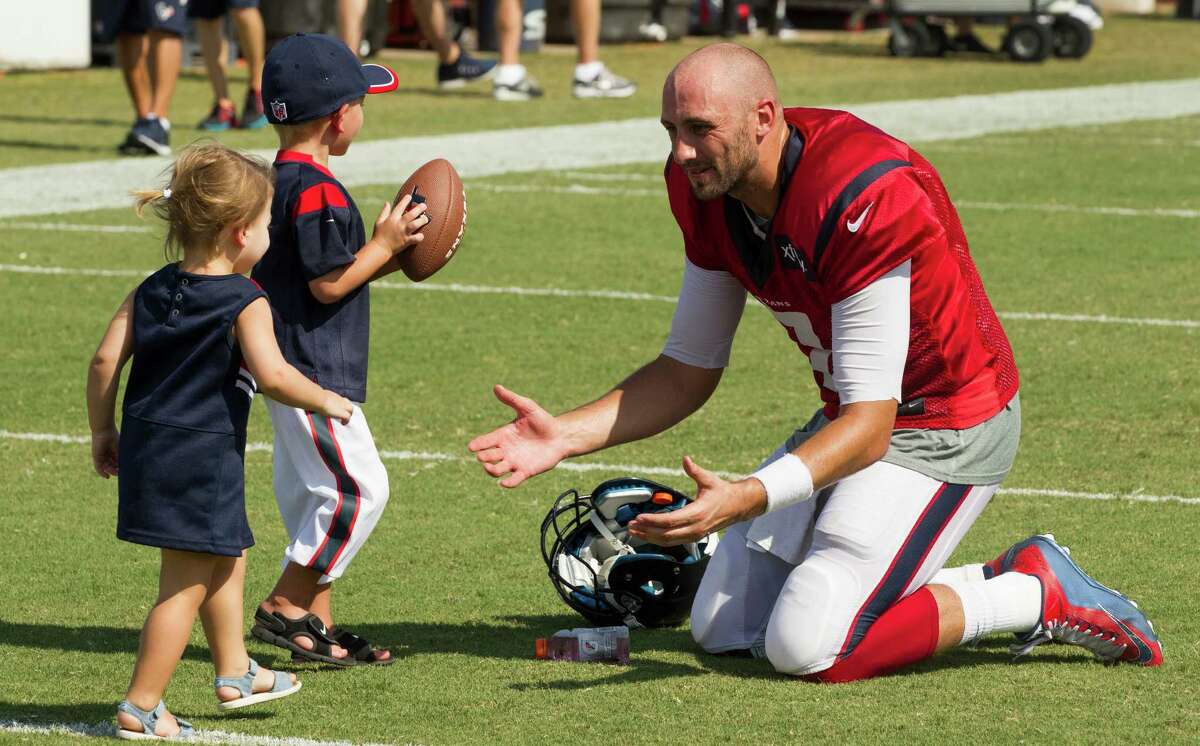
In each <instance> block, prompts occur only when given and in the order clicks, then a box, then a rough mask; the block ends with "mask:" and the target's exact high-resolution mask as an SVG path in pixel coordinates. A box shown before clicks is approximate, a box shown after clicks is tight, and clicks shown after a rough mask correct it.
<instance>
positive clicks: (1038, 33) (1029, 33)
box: [1004, 20, 1054, 62]
mask: <svg viewBox="0 0 1200 746" xmlns="http://www.w3.org/2000/svg"><path fill="white" fill-rule="evenodd" d="M1004 49H1005V51H1007V52H1008V56H1009V57H1011V58H1012V59H1013V61H1014V62H1041V61H1042V60H1044V59H1046V58H1047V57H1049V56H1050V53H1051V52H1052V51H1054V35H1053V34H1052V33H1051V32H1050V28H1049V27H1047V26H1043V25H1042V24H1040V23H1038V22H1037V21H1034V20H1021V21H1017V22H1016V23H1014V24H1013V25H1012V28H1010V29H1009V30H1008V34H1007V35H1006V36H1005V37H1004Z"/></svg>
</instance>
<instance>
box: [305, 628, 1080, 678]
mask: <svg viewBox="0 0 1200 746" xmlns="http://www.w3.org/2000/svg"><path fill="white" fill-rule="evenodd" d="M584 623H585V622H583V620H581V619H580V618H578V617H575V616H571V615H567V614H557V615H509V616H501V617H496V618H494V619H492V620H484V621H476V622H466V623H461V624H442V623H434V622H406V621H397V622H390V623H377V624H370V623H366V624H347V625H346V627H347V628H348V629H352V630H353V631H354V632H356V633H358V634H360V635H363V636H364V637H366V638H367V639H370V640H372V641H373V642H374V643H375V644H376V645H379V646H383V647H388V648H390V649H391V650H392V652H393V654H394V655H395V656H396V657H397V658H398V659H404V658H410V657H414V656H420V655H437V654H457V655H469V656H474V657H478V658H497V659H505V660H522V661H525V660H532V659H533V641H534V640H535V639H536V638H538V637H548V636H549V635H552V634H554V632H556V631H557V630H559V629H565V628H570V627H577V626H580V625H581V624H584ZM1010 642H1011V641H1010V640H1009V639H1008V638H1007V637H1003V636H997V637H994V638H990V639H988V640H984V641H982V642H981V643H980V644H979V645H978V646H976V647H961V648H955V649H954V650H951V651H948V652H946V653H944V654H942V655H938V656H936V657H934V658H931V659H929V660H927V661H923V662H921V663H918V664H916V665H914V666H912V667H909V668H907V669H905V670H903V671H900V672H898V673H896V674H894V675H897V676H910V675H918V674H924V673H929V672H933V671H938V670H940V669H954V668H964V667H972V668H975V667H980V666H998V665H1004V666H1008V665H1012V660H1013V657H1012V654H1011V653H1010V652H1009V650H1008V645H1009V643H1010ZM630 648H631V652H632V654H633V656H634V658H635V661H634V665H631V666H621V667H613V668H612V673H611V674H609V675H606V676H603V677H602V678H595V677H594V676H591V675H589V676H587V677H586V678H582V679H579V680H574V681H554V682H540V683H528V682H519V683H513V684H510V687H511V688H512V689H514V690H518V691H525V690H531V689H543V690H578V689H587V688H589V687H595V686H603V685H606V684H621V683H633V682H642V681H654V680H661V679H671V678H685V677H695V676H711V675H724V676H736V677H739V678H756V679H778V678H782V677H781V676H780V674H778V673H776V672H775V671H774V669H772V667H771V665H770V663H768V662H767V661H765V660H756V659H754V658H750V657H748V656H739V655H709V654H707V653H704V652H703V651H701V650H700V649H699V648H697V646H696V644H695V643H694V642H693V641H692V636H691V634H690V633H689V632H688V631H687V630H683V629H643V630H634V631H633V632H632V633H631V635H630ZM656 651H657V652H672V653H684V654H690V655H692V656H693V657H694V660H695V664H694V665H693V664H689V663H678V662H667V661H658V660H647V659H646V658H645V657H644V655H645V654H646V653H649V652H656ZM1023 661H1028V662H1029V663H1047V662H1055V663H1073V664H1076V665H1078V664H1086V663H1088V661H1087V658H1086V656H1082V655H1080V654H1079V651H1071V650H1069V649H1067V648H1062V647H1056V649H1055V650H1054V651H1053V652H1052V651H1051V650H1050V649H1042V650H1038V651H1036V652H1035V653H1033V655H1032V656H1031V657H1029V658H1026V659H1023ZM284 667H285V668H286V664H284ZM594 672H595V669H589V674H590V673H594Z"/></svg>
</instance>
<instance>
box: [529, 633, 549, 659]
mask: <svg viewBox="0 0 1200 746" xmlns="http://www.w3.org/2000/svg"><path fill="white" fill-rule="evenodd" d="M533 657H534V658H541V659H545V658H549V657H550V643H549V642H547V640H546V638H545V637H539V638H537V639H536V640H534V641H533Z"/></svg>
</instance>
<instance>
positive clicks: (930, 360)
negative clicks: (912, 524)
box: [666, 108, 1017, 430]
mask: <svg viewBox="0 0 1200 746" xmlns="http://www.w3.org/2000/svg"><path fill="white" fill-rule="evenodd" d="M784 117H785V119H786V121H787V123H788V125H789V126H790V138H789V143H788V146H787V149H786V152H785V155H784V158H783V162H782V164H781V168H782V172H783V173H782V179H783V193H782V195H781V197H780V203H779V207H778V209H777V210H776V212H775V215H774V217H773V218H772V220H771V222H770V224H769V225H768V226H767V228H766V231H765V234H766V235H765V239H764V238H761V237H760V236H759V235H758V234H757V233H756V232H755V230H754V229H753V227H752V225H751V223H750V220H749V218H748V216H747V214H746V212H745V210H744V208H743V207H742V205H741V203H740V202H738V201H737V200H735V199H733V198H732V197H728V196H727V197H724V198H718V199H713V200H707V201H700V200H698V199H696V197H695V195H693V194H692V191H691V187H690V186H689V184H688V180H687V176H686V174H684V172H683V170H682V169H681V168H680V167H679V166H678V165H677V164H675V163H674V162H673V161H668V162H667V168H666V180H667V192H668V194H669V196H670V200H671V211H672V212H673V213H674V214H675V219H676V221H678V223H679V227H680V229H681V230H682V231H683V238H684V245H685V248H686V251H687V257H688V259H689V260H690V261H691V262H692V263H693V264H695V265H696V266H698V267H700V268H702V269H708V270H720V271H724V272H728V273H730V274H732V275H733V276H734V277H736V278H737V279H738V280H739V281H740V282H741V283H742V285H744V286H745V287H746V289H747V290H748V291H749V292H750V294H751V295H753V296H754V297H755V298H757V299H758V301H759V302H760V303H762V304H763V305H764V306H766V307H767V308H768V309H769V310H770V311H771V313H773V314H774V315H775V318H776V319H778V320H779V323H780V324H782V325H783V326H784V328H786V329H787V333H788V336H790V337H791V338H792V340H794V341H795V342H796V344H797V345H799V347H800V349H801V350H802V351H803V352H804V354H805V355H807V356H808V359H809V361H810V362H811V363H812V368H813V376H814V377H815V378H816V381H817V385H818V387H819V388H820V391H821V399H822V400H823V401H824V402H825V415H826V416H827V417H829V418H830V419H834V418H836V417H837V415H838V409H839V401H838V394H837V391H836V390H835V389H834V384H833V353H832V349H833V345H832V330H831V311H832V306H833V305H834V304H835V303H837V302H839V301H842V300H844V299H846V298H847V297H849V296H851V295H853V294H854V293H857V292H858V291H860V290H862V289H863V288H865V287H867V286H868V285H870V284H871V283H872V282H874V281H875V280H877V279H878V278H880V277H881V276H883V275H885V274H887V273H888V272H890V271H891V270H893V269H895V268H896V267H898V266H900V265H901V264H903V263H904V262H906V261H910V260H911V262H912V274H911V283H910V296H911V301H910V304H911V310H910V327H909V339H908V358H907V360H906V362H905V365H904V378H903V382H902V385H901V392H902V396H903V401H902V402H901V404H900V406H899V409H898V410H897V417H896V427H897V428H950V429H956V430H961V429H964V428H968V427H971V426H973V425H977V424H979V423H980V422H983V421H984V420H986V419H988V418H989V417H991V416H992V415H994V414H996V413H997V412H999V411H1000V410H1001V409H1003V408H1004V405H1005V404H1007V403H1008V401H1009V400H1010V399H1011V398H1012V397H1013V395H1014V394H1015V393H1016V391H1017V368H1016V365H1015V364H1014V362H1013V354H1012V348H1011V347H1010V346H1009V343H1008V338H1007V337H1006V336H1005V334H1004V330H1003V328H1001V326H1000V321H999V320H998V319H997V318H996V312H995V311H994V310H993V309H992V305H991V303H990V302H989V301H988V298H987V295H986V294H985V293H984V290H983V283H982V282H981V281H980V279H979V273H978V271H977V270H976V268H975V263H974V262H973V261H972V260H971V255H970V252H969V251H968V249H967V239H966V236H965V235H964V233H963V229H962V225H961V223H959V220H958V214H957V213H956V212H955V210H954V206H953V205H952V204H951V203H950V198H949V196H948V195H947V194H946V188H945V186H943V185H942V181H941V179H940V178H939V177H938V175H937V172H936V171H935V170H934V168H933V166H931V165H930V164H929V162H928V161H926V160H925V159H924V158H922V157H921V155H920V154H918V153H917V152H916V151H914V150H913V149H912V148H910V147H909V146H908V145H906V144H905V143H903V142H901V141H899V140H897V139H895V138H894V137H891V136H889V135H887V134H886V133H884V132H882V131H881V130H879V129H877V128H875V127H872V126H871V125H869V124H867V123H866V122H863V121H862V120H861V119H858V118H857V117H855V116H853V115H851V114H849V113H847V112H844V111H832V110H827V109H807V108H796V109H786V110H785V111H784Z"/></svg>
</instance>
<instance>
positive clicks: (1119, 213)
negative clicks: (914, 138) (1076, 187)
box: [0, 174, 1200, 233]
mask: <svg viewBox="0 0 1200 746" xmlns="http://www.w3.org/2000/svg"><path fill="white" fill-rule="evenodd" d="M598 175H603V176H610V175H611V176H632V175H636V174H627V175H625V174H598ZM467 187H468V189H469V190H470V191H477V192H493V193H499V194H505V193H516V194H566V195H572V194H573V195H578V196H585V197H586V196H613V197H649V198H663V199H665V198H666V195H667V192H666V189H665V188H658V189H636V188H634V189H627V188H616V187H596V186H588V185H586V184H561V185H560V184H486V183H479V182H473V183H470V184H468V185H467ZM954 204H955V206H956V207H958V208H960V209H967V210H997V211H1001V212H1008V211H1009V210H1032V211H1036V212H1054V213H1079V214H1083V215H1107V216H1115V217H1136V218H1141V217H1151V218H1185V219H1196V218H1200V210H1189V209H1186V208H1167V207H1148V208H1140V207H1102V206H1095V207H1087V206H1080V205H1059V204H1049V203H1047V204H1036V203H1027V202H1026V203H1022V202H980V201H974V200H958V201H956V202H955V203H954ZM8 228H15V229H20V230H62V231H78V232H82V233H88V232H94V233H151V232H153V230H152V229H151V228H148V227H144V226H124V225H88V224H85V223H24V222H22V223H0V230H3V229H8Z"/></svg>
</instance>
